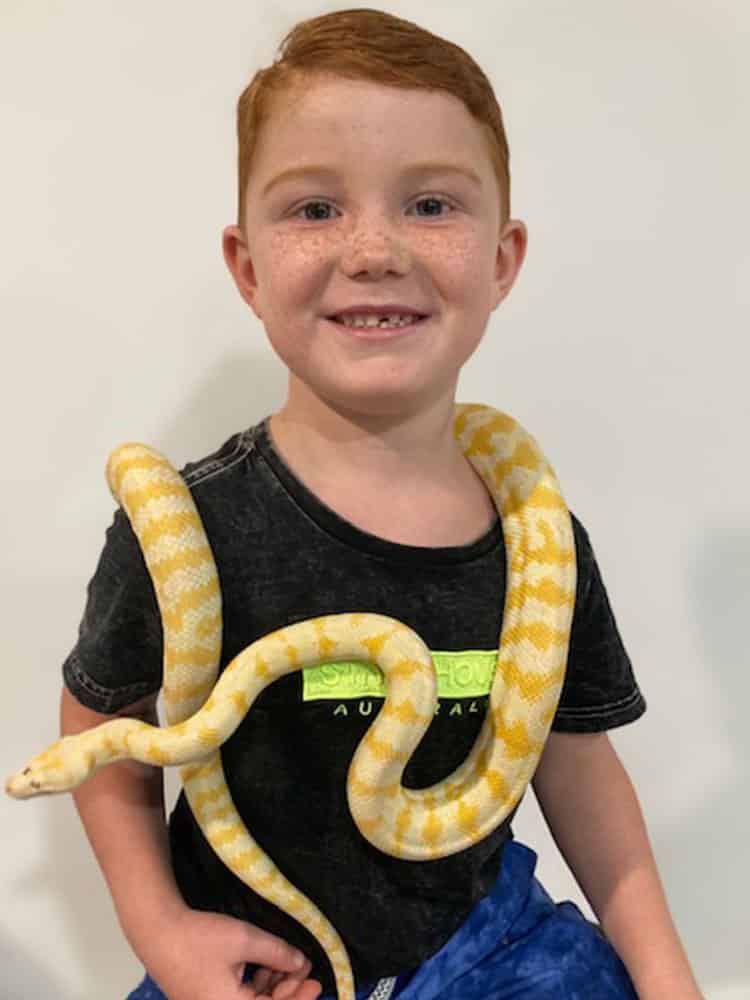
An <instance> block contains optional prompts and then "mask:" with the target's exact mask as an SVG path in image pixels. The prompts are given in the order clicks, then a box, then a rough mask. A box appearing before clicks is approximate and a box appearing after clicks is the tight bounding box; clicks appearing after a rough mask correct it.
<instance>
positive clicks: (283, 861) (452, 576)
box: [63, 420, 646, 990]
mask: <svg viewBox="0 0 750 1000" xmlns="http://www.w3.org/2000/svg"><path fill="white" fill-rule="evenodd" d="M182 474H183V476H184V477H185V479H186V481H187V483H188V485H189V486H190V489H191V491H192V494H193V498H194V500H195V503H196V506H197V507H198V510H199V512H200V514H201V518H202V520H203V523H204V525H205V528H206V532H207V534H208V537H209V540H210V543H211V547H212V550H213V553H214V558H215V560H216V564H217V567H218V571H219V578H220V583H221V590H222V603H223V617H224V633H223V649H222V658H221V666H222V669H223V668H224V667H225V666H226V665H227V664H228V663H229V662H230V661H231V660H232V659H233V657H235V656H236V655H237V654H238V653H240V652H241V651H242V650H243V649H244V648H245V647H246V646H248V645H249V644H250V643H251V642H254V641H256V640H257V639H259V638H260V637H262V636H264V635H266V634H267V633H269V632H271V631H273V630H275V629H277V628H281V627H282V626H284V625H288V624H291V623H293V622H297V621H303V620H305V619H307V618H312V617H316V616H319V615H326V614H335V613H341V612H348V611H370V612H376V613H379V614H384V615H389V616H391V617H393V618H397V619H399V620H400V621H403V622H404V623H405V624H407V625H408V626H410V627H411V628H412V629H414V630H415V631H416V632H417V633H418V634H419V635H420V636H421V637H422V639H423V640H424V641H425V642H426V644H427V645H428V647H429V648H430V650H431V651H433V654H434V656H435V660H436V665H437V666H438V673H439V676H440V678H441V684H440V687H439V695H440V705H439V711H438V713H437V714H436V716H435V719H434V720H433V722H432V724H431V725H430V728H429V730H428V732H427V734H426V735H425V737H424V739H423V740H422V742H421V744H420V745H419V746H418V748H417V750H416V751H415V753H414V755H413V757H412V759H411V761H410V762H409V764H408V766H407V769H406V772H405V775H404V784H405V785H406V786H408V787H414V788H419V787H423V786H426V785H430V784H433V783H435V782H438V781H441V780H442V779H443V778H445V777H446V776H447V775H448V774H450V773H451V771H453V770H454V769H455V768H456V767H457V766H458V764H459V763H460V762H461V761H463V759H464V758H465V757H466V755H467V754H468V752H469V750H470V749H471V746H472V744H473V742H474V740H475V738H476V736H477V734H478V732H479V729H480V727H481V724H482V721H483V718H484V714H485V709H486V704H487V692H488V691H489V682H488V681H487V678H488V677H489V676H490V675H491V667H492V664H493V663H494V659H495V656H494V655H493V654H496V651H497V647H498V638H499V635H500V630H501V624H502V611H503V605H504V598H505V545H504V541H503V533H502V526H501V523H500V521H499V519H498V520H496V522H495V524H494V526H493V527H492V528H491V529H490V530H489V531H488V532H487V533H486V534H485V535H484V536H483V537H482V538H480V539H478V540H477V541H476V542H474V543H472V544H470V545H462V546H452V547H441V548H429V547H424V546H411V545H401V544H397V543H394V542H390V541H386V540H384V539H381V538H377V537H375V536H374V535H371V534H368V533H367V532H364V531H362V530H360V529H359V528H357V527H355V526H354V525H352V524H351V523H349V522H348V521H345V520H344V519H342V518H341V517H339V516H338V514H336V513H335V512H334V511H333V510H332V509H331V508H329V507H327V506H325V505H324V504H323V503H322V502H321V501H319V500H318V499H317V497H315V496H314V495H313V494H312V493H311V492H310V491H309V490H308V489H307V488H306V487H305V486H304V485H303V484H302V483H301V482H300V481H299V480H298V479H297V478H296V477H295V476H294V474H293V473H292V472H291V470H290V469H289V468H288V467H287V466H286V465H285V463H284V462H283V460H282V459H281V457H280V456H279V454H278V453H277V452H276V451H275V449H274V447H273V444H272V441H271V439H270V436H269V433H268V421H267V420H265V421H263V422H262V423H260V424H258V425H256V426H254V427H252V428H250V429H249V430H247V431H245V432H242V433H240V434H235V435H233V436H232V437H231V438H230V439H229V440H228V441H227V442H226V443H225V444H224V445H223V446H222V447H221V448H220V449H219V450H218V451H216V452H215V453H213V454H212V455H210V456H208V457H207V458H205V459H203V460H201V461H199V462H194V463H190V464H189V465H187V466H186V467H185V469H183V470H182ZM572 520H573V528H574V535H575V543H576V555H577V570H578V573H577V590H576V607H575V613H574V617H573V626H572V631H571V641H570V647H569V655H568V667H567V673H566V678H565V683H564V687H563V691H562V695H561V698H560V703H559V706H558V709H557V713H556V715H555V718H554V721H553V724H552V729H553V730H556V731H558V732H599V731H603V730H607V729H612V728H614V727H616V726H620V725H623V724H625V723H627V722H631V721H633V720H634V719H637V718H638V717H639V716H641V715H642V714H643V712H644V711H645V708H646V705H645V701H644V699H643V696H642V694H641V692H640V690H639V688H638V685H637V683H636V681H635V678H634V676H633V671H632V667H631V663H630V660H629V658H628V655H627V653H626V651H625V648H624V646H623V643H622V640H621V638H620V635H619V632H618V629H617V625H616V623H615V619H614V616H613V614H612V610H611V608H610V605H609V601H608V598H607V593H606V590H605V587H604V584H603V582H602V579H601V576H600V573H599V569H598V566H597V563H596V560H595V557H594V553H593V550H592V547H591V543H590V541H589V538H588V535H587V533H586V531H585V529H584V528H583V526H582V525H581V524H580V522H579V521H578V520H577V518H576V517H575V516H573V517H572ZM162 651H163V647H162V632H161V623H160V619H159V613H158V608H157V604H156V598H155V595H154V591H153V586H152V584H151V581H150V578H149V576H148V573H147V571H146V568H145V563H144V561H143V557H142V555H141V552H140V548H139V546H138V543H137V541H136V539H135V536H134V534H133V532H132V530H131V528H130V525H129V522H128V520H127V517H126V516H125V514H124V513H123V512H122V511H121V510H118V511H117V512H116V514H115V517H114V521H113V524H112V525H111V527H110V528H109V529H108V531H107V535H106V543H105V546H104V550H103V552H102V555H101V557H100V560H99V564H98V567H97V569H96V573H95V575H94V577H93V578H92V580H91V582H90V583H89V587H88V601H87V604H86V609H85V612H84V615H83V619H82V622H81V626H80V633H79V638H78V642H77V644H76V646H75V647H74V649H73V650H72V652H71V653H70V656H69V657H68V658H67V660H66V661H65V664H64V667H63V674H64V679H65V682H66V684H67V686H68V688H69V690H70V691H71V693H72V694H73V695H74V696H75V697H76V698H77V699H78V700H79V701H80V702H81V703H83V704H84V705H86V706H88V707H89V708H92V709H94V710H95V711H98V712H104V713H111V712H115V711H117V710H119V709H121V708H122V707H124V706H126V705H129V704H131V703H133V702H134V701H136V700H137V699H139V698H141V697H143V696H144V695H147V694H149V693H153V692H156V691H158V689H159V688H160V687H161V678H162ZM488 665H489V669H490V673H487V668H488ZM374 674H375V675H377V671H374ZM382 703H383V699H382V695H381V694H380V693H379V690H378V687H377V684H376V683H374V682H373V673H368V672H367V671H366V670H365V671H363V670H361V669H358V668H357V666H356V665H344V666H339V665H336V666H334V665H329V666H328V667H326V666H322V667H317V668H314V669H313V670H312V671H305V676H304V677H303V675H302V673H295V674H291V675H288V676H285V677H282V678H280V679H279V680H277V681H276V682H275V683H274V684H272V685H271V686H270V687H268V688H266V689H265V690H264V691H263V692H262V693H261V695H260V696H259V697H258V698H257V700H256V701H255V703H254V705H253V706H252V707H251V709H250V711H249V712H248V714H247V716H246V717H245V719H244V721H243V722H242V723H241V724H240V726H239V728H238V729H237V731H236V732H235V733H234V735H233V736H232V737H231V738H230V739H229V740H228V741H227V742H226V743H225V744H224V746H223V747H222V758H223V763H224V769H225V772H226V777H227V783H228V785H229V788H230V791H231V794H232V798H233V800H234V802H235V805H236V806H237V809H238V811H239V813H240V815H241V816H242V818H243V820H244V821H245V823H246V825H247V827H248V829H249V830H250V832H251V833H252V835H253V836H254V837H255V839H256V840H257V841H258V843H259V844H260V845H261V847H263V848H264V849H265V850H266V851H267V853H268V854H269V856H270V857H271V858H272V859H273V860H274V861H275V862H276V864H277V865H278V866H279V868H280V869H281V871H282V872H283V873H284V874H285V875H286V876H287V877H288V878H289V879H290V880H291V882H292V883H293V884H294V885H295V886H297V887H298V888H299V889H301V890H302V891H303V892H304V893H305V894H306V895H308V896H309V897H310V898H311V899H312V900H313V901H314V902H315V903H316V904H317V905H318V906H319V907H320V909H321V910H322V911H323V913H325V915H326V916H327V917H328V918H329V920H330V921H331V922H332V923H333V925H334V926H335V927H336V929H337V930H338V932H339V933H340V934H341V936H342V939H343V941H344V943H345V945H346V947H347V949H348V951H349V955H350V958H351V960H352V965H353V968H354V973H355V977H356V980H357V982H358V983H359V984H365V983H368V982H372V981H374V980H376V979H377V978H379V977H384V976H389V975H395V974H397V973H399V972H404V971H407V970H409V969H411V968H414V967H415V966H417V965H418V964H420V963H421V962H422V961H424V960H425V959H426V958H427V957H429V956H430V955H432V954H434V953H435V951H437V950H438V949H439V948H440V947H441V946H442V945H443V944H444V943H445V941H446V940H447V939H448V937H449V936H450V935H451V934H452V933H453V932H454V931H455V930H456V929H457V928H458V926H459V925H460V924H461V923H462V922H463V921H464V919H465V918H466V916H467V915H468V913H469V911H470V910H471V909H472V907H473V906H474V905H475V904H476V902H477V901H478V900H479V899H481V898H482V897H483V896H484V895H486V894H487V892H488V891H489V890H490V888H491V886H492V884H493V883H494V881H495V879H496V877H497V874H498V871H499V867H500V860H501V855H502V845H503V844H504V842H506V841H507V840H508V839H509V838H510V837H512V832H511V828H510V824H511V820H512V816H511V817H509V818H508V819H507V820H506V821H505V822H504V823H503V824H502V825H501V826H500V827H499V828H498V829H497V830H495V831H494V832H493V833H492V834H491V835H490V836H488V837H487V838H485V840H483V841H482V842H480V843H479V844H477V845H475V846H473V847H471V848H469V849H467V850H465V851H462V852H461V853H459V854H456V855H453V856H451V857H448V858H443V859H439V860H434V861H426V862H412V861H401V860H398V859H396V858H391V857H389V856H387V855H385V854H383V853H382V852H380V851H378V850H377V849H376V848H374V847H372V846H371V845H370V844H369V843H368V842H367V841H366V840H365V839H364V838H363V837H362V835H361V834H360V833H359V831H358V830H357V828H356V826H355V825H354V822H353V820H352V818H351V815H350V813H349V809H348V805H347V801H346V774H347V770H348V767H349V763H350V761H351V758H352V755H353V753H354V750H355V748H356V746H357V744H358V743H359V741H360V739H361V738H362V736H363V735H364V734H365V732H366V731H367V729H368V727H369V726H370V724H371V722H372V720H373V718H374V716H375V715H376V714H377V712H378V710H379V708H380V706H381V705H382ZM170 840H171V849H172V862H173V866H174V870H175V875H176V878H177V883H178V885H179V887H180V890H181V892H182V894H183V896H184V898H185V900H186V902H187V903H188V904H189V905H190V906H193V907H194V908H196V909H203V910H212V911H218V912H223V913H227V914H230V915H232V916H235V917H239V918H242V919H245V920H248V921H250V922H251V923H254V924H258V925H259V926H262V927H264V928H266V929H267V930H269V931H271V932H272V933H275V934H278V935H279V936H281V937H283V938H285V939H286V940H287V941H290V942H291V943H293V944H295V945H297V946H298V947H300V948H301V949H302V950H303V951H304V952H305V953H306V954H307V955H309V956H310V958H311V959H312V960H313V963H314V971H313V974H314V975H315V977H316V978H318V979H319V980H321V981H322V983H323V987H324V990H330V989H331V988H332V985H333V983H332V978H331V975H330V969H329V966H328V963H327V961H326V959H325V957H324V955H323V952H322V951H321V949H320V947H319V946H318V944H317V942H315V941H314V940H313V939H312V938H311V937H310V936H309V935H308V934H307V932H306V931H305V930H304V929H303V928H302V927H301V926H300V925H299V924H298V923H297V922H296V921H294V920H292V919H291V918H290V917H288V916H287V915H286V914H284V913H282V912H281V911H280V910H278V909H277V908H276V907H274V906H272V905H271V904H269V903H267V902H266V901H265V900H263V899H262V898H261V897H259V896H257V895H256V894H255V893H254V892H252V891H251V890H250V889H248V888H247V886H245V885H244V884H243V883H242V882H241V881H240V880H238V879H237V878H236V877H235V876H234V875H233V874H232V873H231V872H230V871H229V870H228V869H227V868H226V867H225V866H224V865H223V863H222V862H221V861H220V860H219V859H218V857H217V856H216V855H215V854H214V851H213V849H212V848H211V846H210V845H209V844H208V842H207V841H206V840H205V838H204V836H203V834H202V832H201V830H200V828H199V827H198V825H197V823H196V822H195V820H194V818H193V815H192V813H191V811H190V807H189V805H188V803H187V800H186V798H185V795H184V792H183V793H181V794H180V796H179V799H178V801H177V804H176V806H175V809H174V811H173V813H172V815H171V817H170Z"/></svg>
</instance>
